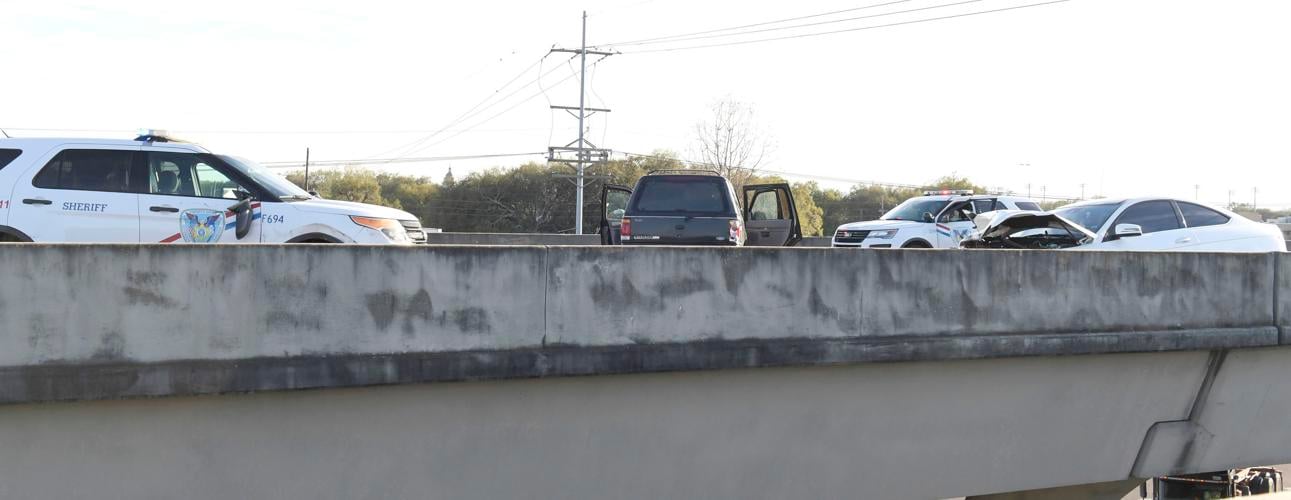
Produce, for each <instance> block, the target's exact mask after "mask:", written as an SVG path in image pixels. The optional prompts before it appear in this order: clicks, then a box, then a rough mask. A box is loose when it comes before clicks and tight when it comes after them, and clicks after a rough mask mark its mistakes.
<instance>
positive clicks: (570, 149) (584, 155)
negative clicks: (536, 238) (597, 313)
mask: <svg viewBox="0 0 1291 500" xmlns="http://www.w3.org/2000/svg"><path fill="white" fill-rule="evenodd" d="M551 51H552V52H565V53H570V54H578V59H579V62H578V65H579V68H580V69H579V72H578V73H579V74H578V107H577V108H575V107H573V106H552V107H551V109H559V110H563V111H565V112H567V113H569V114H570V115H573V116H574V117H575V118H578V139H577V140H575V141H574V142H571V143H569V144H566V145H564V146H559V147H557V146H552V147H548V148H547V161H549V162H558V163H566V164H570V163H572V164H574V165H575V167H574V168H575V169H576V172H577V173H576V174H575V175H574V176H573V178H574V181H575V183H576V184H577V186H578V191H577V195H575V197H574V203H575V204H576V206H575V207H574V233H575V234H583V188H584V187H586V185H587V177H588V176H587V175H586V171H587V167H588V166H589V165H594V164H596V163H600V162H604V161H607V160H609V159H610V150H608V149H601V148H598V147H596V145H595V144H592V143H591V142H590V141H588V140H587V139H586V138H585V137H584V133H585V132H586V131H587V129H586V128H585V127H584V125H583V124H584V122H585V121H586V120H587V118H588V117H590V116H592V115H593V114H596V113H609V112H610V110H608V109H599V108H588V107H587V101H586V96H587V55H588V54H593V55H599V56H603V57H608V56H612V55H614V54H615V52H603V51H596V50H587V11H583V38H582V43H581V45H580V47H579V48H578V49H551ZM575 111H577V112H578V114H574V112H575ZM588 111H590V112H591V113H588ZM561 153H572V154H573V155H574V157H573V158H569V157H568V156H563V157H562V155H561Z"/></svg>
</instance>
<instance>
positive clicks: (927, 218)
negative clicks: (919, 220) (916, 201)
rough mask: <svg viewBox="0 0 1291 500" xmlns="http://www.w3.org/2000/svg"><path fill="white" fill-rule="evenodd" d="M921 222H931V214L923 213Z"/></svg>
mask: <svg viewBox="0 0 1291 500" xmlns="http://www.w3.org/2000/svg"><path fill="white" fill-rule="evenodd" d="M923 221H924V222H932V212H924V213H923Z"/></svg>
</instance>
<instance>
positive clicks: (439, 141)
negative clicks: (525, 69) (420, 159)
mask: <svg viewBox="0 0 1291 500" xmlns="http://www.w3.org/2000/svg"><path fill="white" fill-rule="evenodd" d="M604 59H605V57H601V58H600V59H597V60H596V62H594V63H592V66H593V67H594V66H596V65H597V64H599V63H600V62H601V61H602V60H604ZM556 69H559V66H557V67H556ZM553 71H554V70H553ZM575 76H578V75H576V74H574V75H569V76H567V77H564V78H562V79H560V80H557V81H556V83H554V84H551V86H549V87H547V88H551V87H554V86H556V85H560V84H562V83H565V82H567V81H569V80H570V79H572V78H574V77H575ZM543 95H546V90H545V89H544V90H542V91H539V92H537V93H535V94H531V95H529V97H526V98H524V99H522V100H520V101H519V102H516V103H515V104H512V105H511V106H510V107H508V108H506V109H504V110H502V111H499V112H498V113H496V114H494V115H492V116H489V117H488V118H485V119H484V120H482V121H480V122H477V123H476V124H475V125H472V126H469V127H466V128H464V129H461V130H458V131H457V132H456V133H454V134H452V135H449V136H447V137H444V138H442V139H440V140H438V141H435V142H433V143H430V144H426V145H424V146H422V147H420V148H417V149H415V150H412V151H408V152H405V153H404V154H413V153H418V152H421V151H425V150H427V149H429V148H433V147H435V146H438V145H440V144H443V143H445V142H447V141H450V140H452V139H453V138H455V137H457V136H459V135H462V134H464V133H466V132H470V131H471V130H473V129H474V128H475V127H478V126H480V125H483V124H485V123H488V122H490V121H493V120H494V119H497V118H498V117H499V116H502V115H504V114H507V113H509V112H511V110H513V109H515V108H518V107H520V105H522V104H524V103H527V102H529V101H532V100H534V99H536V98H538V97H542V96H543Z"/></svg>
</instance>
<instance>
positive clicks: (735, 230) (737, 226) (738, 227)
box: [730, 219, 744, 241]
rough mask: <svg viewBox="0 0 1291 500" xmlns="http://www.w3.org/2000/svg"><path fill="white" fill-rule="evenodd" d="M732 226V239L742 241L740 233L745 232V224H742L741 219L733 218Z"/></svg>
mask: <svg viewBox="0 0 1291 500" xmlns="http://www.w3.org/2000/svg"><path fill="white" fill-rule="evenodd" d="M730 226H731V240H730V241H740V233H742V232H744V225H743V224H741V223H740V221H738V220H735V219H731V221H730Z"/></svg>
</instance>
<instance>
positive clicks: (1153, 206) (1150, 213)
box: [1116, 200, 1183, 234]
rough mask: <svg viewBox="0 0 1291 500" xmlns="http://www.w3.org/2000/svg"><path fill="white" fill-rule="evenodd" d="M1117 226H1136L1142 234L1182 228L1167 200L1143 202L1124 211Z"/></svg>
mask: <svg viewBox="0 0 1291 500" xmlns="http://www.w3.org/2000/svg"><path fill="white" fill-rule="evenodd" d="M1116 223H1117V224H1138V225H1139V227H1141V228H1143V234H1148V233H1155V232H1158V231H1169V230H1171V229H1179V228H1181V227H1183V225H1182V224H1180V223H1179V215H1178V214H1176V213H1175V211H1174V204H1173V203H1171V202H1170V201H1169V200H1154V201H1145V202H1143V203H1138V204H1135V205H1134V206H1131V207H1130V208H1127V209H1125V212H1124V213H1122V214H1121V217H1120V218H1119V219H1116Z"/></svg>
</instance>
